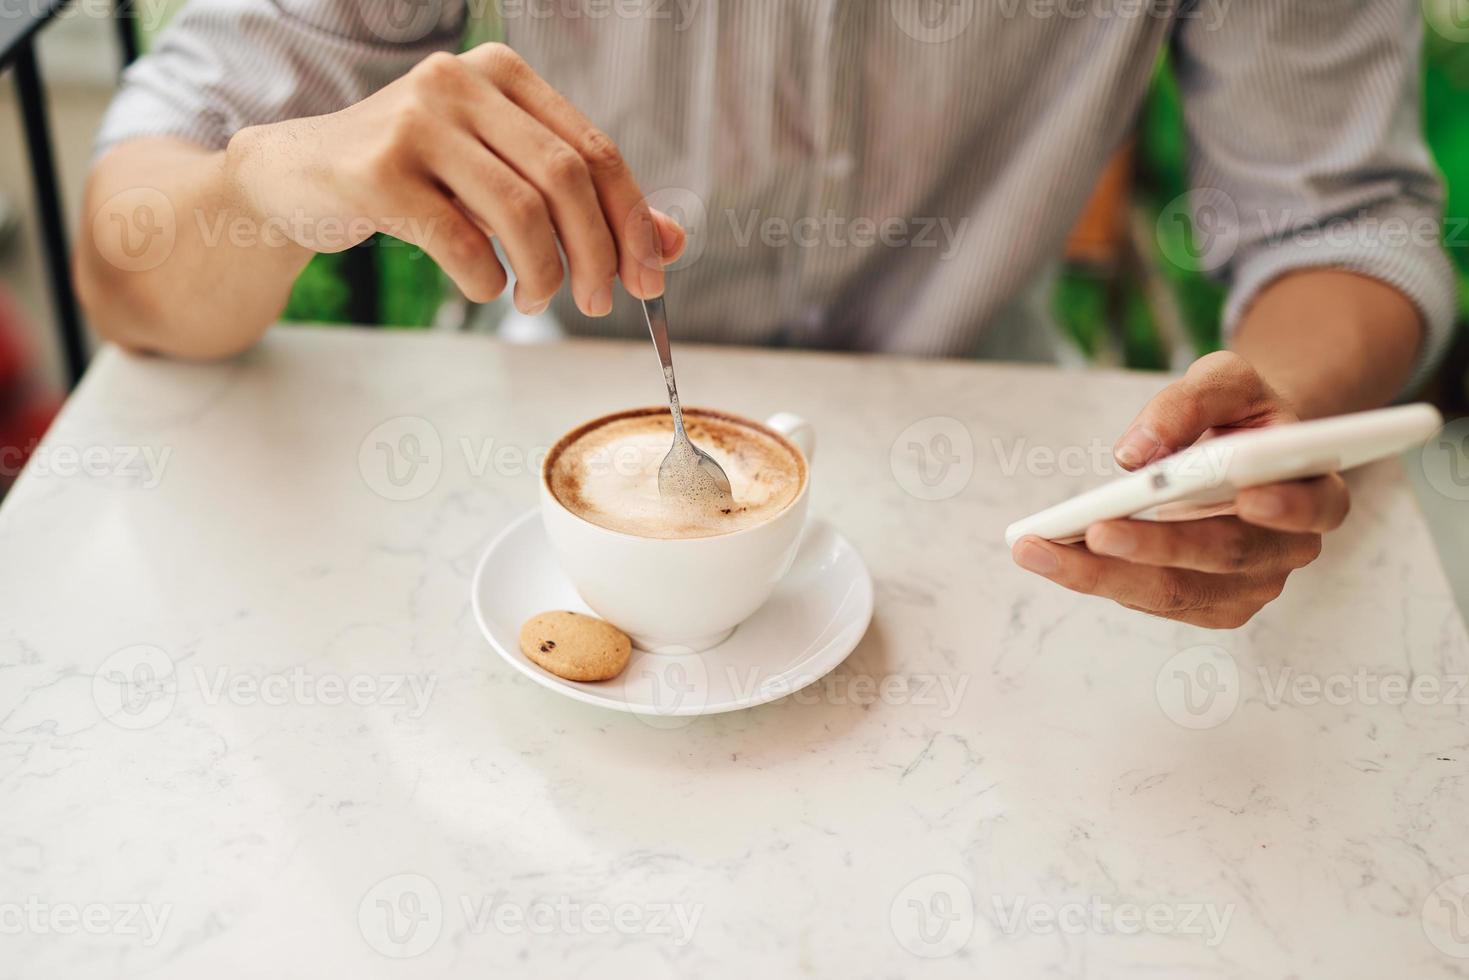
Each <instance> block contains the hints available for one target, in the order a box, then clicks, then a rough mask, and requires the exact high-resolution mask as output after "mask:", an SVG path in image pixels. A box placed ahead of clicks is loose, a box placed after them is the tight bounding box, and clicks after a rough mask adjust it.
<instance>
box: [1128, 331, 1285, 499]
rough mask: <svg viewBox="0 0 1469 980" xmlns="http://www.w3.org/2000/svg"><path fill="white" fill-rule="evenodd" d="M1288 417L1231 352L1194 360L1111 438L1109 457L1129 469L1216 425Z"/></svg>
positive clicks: (1187, 442) (1192, 440) (1188, 443)
mask: <svg viewBox="0 0 1469 980" xmlns="http://www.w3.org/2000/svg"><path fill="white" fill-rule="evenodd" d="M1290 417H1291V415H1290V412H1289V411H1288V410H1286V409H1285V407H1284V406H1283V405H1282V403H1281V401H1280V399H1279V398H1278V397H1277V396H1276V394H1275V392H1273V391H1271V390H1270V387H1269V386H1268V385H1267V384H1265V380H1264V379H1263V378H1261V377H1260V375H1259V373H1258V372H1257V371H1256V370H1255V369H1254V368H1253V367H1252V366H1250V363H1249V362H1248V361H1246V360H1245V359H1244V358H1242V357H1240V356H1239V355H1238V354H1235V353H1233V352H1231V351H1217V352H1215V353H1213V354H1209V355H1207V356H1205V357H1201V358H1199V359H1198V360H1197V361H1195V362H1194V363H1193V364H1192V365H1191V366H1190V367H1189V369H1188V373H1186V374H1185V375H1184V376H1183V377H1182V378H1180V379H1179V380H1178V381H1175V382H1174V383H1173V384H1171V385H1169V386H1168V387H1166V388H1164V389H1163V390H1162V391H1160V392H1158V394H1156V395H1154V396H1153V400H1152V401H1150V402H1148V404H1147V405H1145V406H1144V407H1143V410H1142V411H1141V412H1140V413H1138V417H1137V418H1136V419H1134V420H1133V423H1132V425H1130V426H1128V428H1127V431H1126V432H1124V433H1123V434H1122V438H1121V439H1118V440H1117V444H1116V446H1114V447H1113V449H1112V454H1113V455H1114V456H1116V457H1117V462H1118V463H1120V464H1121V465H1122V467H1123V468H1124V469H1129V470H1135V469H1137V468H1138V467H1140V466H1146V465H1147V464H1148V463H1151V462H1153V461H1154V460H1158V459H1162V458H1163V457H1164V456H1168V455H1170V454H1171V453H1174V452H1176V451H1178V450H1180V449H1183V448H1185V447H1188V446H1192V445H1193V444H1194V443H1195V442H1197V441H1198V439H1199V437H1200V436H1202V435H1203V434H1204V433H1205V432H1208V431H1209V430H1210V429H1212V428H1215V427H1218V426H1251V425H1262V424H1269V423H1271V422H1276V421H1283V420H1286V419H1289V418H1290Z"/></svg>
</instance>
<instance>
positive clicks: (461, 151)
mask: <svg viewBox="0 0 1469 980" xmlns="http://www.w3.org/2000/svg"><path fill="white" fill-rule="evenodd" d="M424 154H425V160H426V161H427V162H428V164H429V167H430V169H431V170H432V171H433V173H434V174H435V175H436V176H437V177H438V178H439V179H440V180H441V181H443V183H444V184H445V186H446V187H447V188H448V189H449V190H450V191H451V192H452V193H453V194H454V196H455V197H457V198H458V199H459V200H460V201H462V202H463V203H464V205H465V207H467V208H468V209H469V210H470V211H471V212H473V213H474V215H475V216H476V217H477V218H478V219H479V220H480V221H481V222H483V223H484V224H485V225H487V226H488V227H489V228H490V229H492V230H493V231H494V234H495V236H496V237H497V238H499V239H500V244H501V245H502V246H503V247H504V249H505V255H506V257H507V258H508V259H509V260H510V265H511V267H512V268H514V270H515V306H516V308H517V309H519V310H520V311H521V312H522V313H527V314H531V315H534V314H536V313H540V312H541V311H542V310H544V309H545V308H546V306H547V305H548V304H549V303H550V302H551V297H552V296H554V295H555V294H556V290H557V289H558V288H560V286H561V278H562V275H563V271H562V267H561V253H560V252H558V251H557V249H556V234H555V230H554V229H553V228H552V226H551V213H550V211H549V210H548V209H547V207H546V202H545V199H544V198H542V197H541V194H540V192H539V191H537V190H536V189H535V188H534V187H532V186H531V185H530V184H529V183H527V182H526V180H525V179H524V178H522V177H521V176H520V175H519V174H517V173H516V172H515V171H514V170H512V169H511V168H510V167H509V166H508V165H507V164H506V163H505V162H504V161H503V160H501V159H499V158H498V157H496V156H495V155H494V154H493V153H490V152H489V151H488V150H486V149H485V148H484V146H483V145H482V144H480V143H479V141H478V140H475V139H473V138H472V137H470V136H469V135H467V134H465V133H462V132H457V131H451V132H449V133H445V134H444V136H443V138H442V139H441V140H439V141H437V142H436V143H435V144H434V145H433V146H431V147H426V148H425V150H424Z"/></svg>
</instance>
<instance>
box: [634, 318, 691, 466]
mask: <svg viewBox="0 0 1469 980" xmlns="http://www.w3.org/2000/svg"><path fill="white" fill-rule="evenodd" d="M643 316H645V317H647V319H648V333H650V334H652V335H653V346H654V347H655V348H657V350H658V360H659V361H661V362H662V363H663V382H664V384H666V385H668V405H669V407H670V408H671V409H672V411H673V431H674V432H675V433H677V435H678V437H679V438H680V439H683V438H686V437H685V435H684V430H683V409H682V408H680V407H679V404H678V383H677V382H676V381H674V380H673V351H672V350H670V349H669V346H668V313H667V311H665V309H664V307H663V297H662V296H659V297H657V298H656V299H645V300H643Z"/></svg>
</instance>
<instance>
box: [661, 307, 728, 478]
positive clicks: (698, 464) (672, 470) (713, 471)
mask: <svg viewBox="0 0 1469 980" xmlns="http://www.w3.org/2000/svg"><path fill="white" fill-rule="evenodd" d="M643 315H644V316H646V317H647V318H648V332H649V333H650V334H652V335H653V346H654V347H656V348H657V349H658V360H659V361H661V362H662V364H663V381H664V383H665V384H667V385H668V407H669V408H670V409H671V410H672V412H673V447H672V448H671V449H669V450H668V455H667V456H664V457H663V462H662V463H661V464H660V465H659V467H658V494H659V496H661V497H663V498H664V499H665V500H667V499H669V498H672V497H684V498H694V499H699V498H703V499H705V500H708V501H710V502H711V503H712V504H717V506H720V507H729V506H731V505H733V503H734V494H733V493H732V492H731V491H730V488H729V477H728V476H725V474H724V470H723V469H721V468H720V466H719V464H718V463H716V462H715V461H714V457H712V456H710V455H709V454H708V453H706V452H704V450H702V449H700V448H699V447H698V446H696V445H694V444H693V443H692V442H690V441H689V436H688V433H687V432H685V431H684V427H683V409H682V408H680V407H679V404H678V384H677V383H676V382H675V381H674V380H673V352H672V351H671V350H669V347H668V314H667V311H665V310H664V308H663V297H662V296H659V297H658V298H657V299H645V300H643Z"/></svg>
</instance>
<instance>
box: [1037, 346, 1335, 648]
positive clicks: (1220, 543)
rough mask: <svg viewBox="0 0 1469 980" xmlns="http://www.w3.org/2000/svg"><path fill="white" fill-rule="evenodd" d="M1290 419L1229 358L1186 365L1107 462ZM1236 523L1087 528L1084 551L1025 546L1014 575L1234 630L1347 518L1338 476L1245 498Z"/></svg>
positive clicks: (1130, 463) (1145, 458)
mask: <svg viewBox="0 0 1469 980" xmlns="http://www.w3.org/2000/svg"><path fill="white" fill-rule="evenodd" d="M1296 421H1298V419H1297V417H1296V415H1295V413H1294V412H1293V411H1292V410H1291V409H1290V408H1289V407H1288V406H1287V405H1286V404H1285V402H1284V401H1283V400H1282V399H1281V398H1280V396H1278V395H1277V394H1276V393H1275V392H1274V391H1273V390H1271V388H1270V387H1269V386H1268V385H1267V384H1266V383H1265V381H1264V380H1263V379H1262V378H1261V377H1260V375H1259V374H1258V373H1257V372H1256V371H1255V369H1254V368H1253V367H1251V366H1250V364H1249V363H1248V362H1247V361H1245V360H1244V359H1243V358H1241V357H1240V356H1239V355H1237V354H1233V353H1229V352H1220V353H1216V354H1210V355H1208V356H1207V357H1203V358H1200V359H1199V360H1197V361H1195V362H1194V364H1193V366H1192V367H1191V368H1189V371H1188V373H1187V374H1186V375H1184V377H1183V379H1182V380H1180V381H1178V382H1175V383H1174V384H1171V385H1169V386H1168V387H1167V388H1165V389H1163V391H1161V392H1159V393H1158V395H1157V396H1156V397H1154V398H1153V400H1152V401H1151V402H1149V403H1148V404H1147V406H1146V407H1145V408H1144V409H1143V411H1142V413H1141V414H1140V415H1139V416H1138V417H1137V419H1136V420H1135V421H1134V422H1133V423H1132V426H1131V427H1130V428H1128V430H1127V432H1126V433H1124V434H1123V436H1122V438H1121V439H1119V440H1118V441H1117V445H1116V447H1115V449H1114V453H1115V455H1116V457H1117V461H1118V463H1120V464H1121V465H1122V466H1123V467H1125V468H1127V469H1129V470H1133V469H1137V468H1138V467H1140V466H1145V465H1147V464H1148V463H1150V462H1153V461H1154V460H1157V459H1161V458H1162V457H1164V456H1167V455H1169V454H1170V453H1173V452H1176V451H1178V450H1180V449H1184V448H1186V447H1188V446H1190V445H1193V444H1194V443H1195V442H1197V441H1198V440H1200V439H1201V438H1208V437H1210V436H1215V435H1224V434H1227V433H1229V432H1235V431H1239V430H1241V429H1252V428H1261V427H1264V426H1270V425H1285V424H1289V423H1291V422H1296ZM1236 507H1237V516H1220V517H1207V518H1203V519H1200V520H1192V521H1180V522H1176V523H1164V522H1156V521H1135V520H1117V521H1105V522H1103V523H1100V524H1094V525H1092V527H1091V528H1089V529H1088V530H1087V534H1086V545H1085V547H1083V546H1081V545H1073V546H1067V545H1059V544H1055V543H1053V542H1050V541H1044V540H1042V539H1041V538H1038V537H1034V536H1028V537H1024V538H1021V539H1020V540H1019V541H1017V542H1016V543H1015V547H1014V549H1013V551H1012V555H1013V557H1014V559H1015V561H1016V563H1017V564H1019V565H1020V566H1021V567H1022V568H1026V569H1028V570H1030V571H1032V572H1035V573H1036V574H1038V575H1043V576H1045V577H1046V578H1048V579H1050V580H1051V581H1053V582H1056V583H1057V584H1059V585H1063V586H1065V587H1066V588H1068V589H1073V590H1075V591H1077V592H1085V593H1088V594H1090V595H1098V596H1105V597H1107V598H1109V599H1112V600H1114V601H1116V602H1118V603H1120V604H1122V605H1124V606H1126V607H1127V608H1129V609H1137V610H1140V611H1142V612H1147V613H1152V614H1153V615H1155V616H1163V617H1165V618H1168V619H1177V620H1182V621H1183V622H1186V623H1193V624H1195V625H1197V626H1207V627H1212V628H1224V629H1228V628H1233V627H1236V626H1241V625H1243V624H1244V623H1246V622H1248V621H1249V619H1250V618H1251V617H1252V616H1254V615H1255V613H1257V612H1259V611H1260V609H1261V608H1262V607H1263V606H1264V605H1265V604H1266V603H1268V602H1270V601H1271V600H1272V599H1274V598H1275V597H1276V596H1278V595H1280V592H1281V590H1282V589H1283V588H1284V587H1285V580H1286V577H1287V576H1288V575H1290V573H1291V572H1292V571H1294V570H1295V569H1297V568H1300V567H1302V566H1304V565H1308V564H1310V563H1311V562H1312V561H1314V560H1315V558H1316V556H1317V555H1318V554H1320V553H1321V535H1322V534H1323V533H1324V532H1326V531H1330V530H1333V529H1335V528H1336V527H1337V526H1339V525H1340V524H1341V522H1342V520H1343V519H1345V517H1346V515H1347V508H1348V498H1347V487H1346V484H1345V483H1344V482H1343V481H1342V478H1341V477H1340V476H1337V475H1336V474H1332V475H1330V476H1324V477H1317V478H1315V479H1309V480H1297V481H1293V482H1289V483H1276V484H1271V485H1268V486H1262V487H1251V488H1250V489H1248V490H1245V491H1243V492H1241V493H1240V494H1239V497H1238V499H1237V501H1236Z"/></svg>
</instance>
